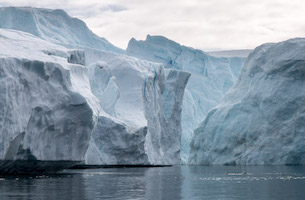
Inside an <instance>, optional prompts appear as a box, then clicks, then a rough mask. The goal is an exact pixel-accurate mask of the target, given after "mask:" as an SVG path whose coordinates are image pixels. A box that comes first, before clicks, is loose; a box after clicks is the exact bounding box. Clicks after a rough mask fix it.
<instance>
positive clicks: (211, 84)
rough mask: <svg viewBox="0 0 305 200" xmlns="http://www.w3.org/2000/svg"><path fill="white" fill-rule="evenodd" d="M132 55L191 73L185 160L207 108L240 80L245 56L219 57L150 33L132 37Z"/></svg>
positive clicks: (184, 123) (185, 120)
mask: <svg viewBox="0 0 305 200" xmlns="http://www.w3.org/2000/svg"><path fill="white" fill-rule="evenodd" d="M126 53H127V54H128V55H131V56H134V57H137V58H140V59H144V60H148V61H153V62H159V63H162V64H164V65H165V68H167V69H179V70H184V71H187V72H189V73H191V77H190V79H189V81H188V84H187V86H186V90H185V95H184V98H183V109H182V139H181V145H182V147H181V148H182V149H181V157H182V161H183V162H184V163H186V162H187V159H188V155H189V143H190V141H191V138H192V135H193V130H194V129H195V128H197V127H198V125H199V123H200V122H201V121H202V120H203V119H204V117H205V115H206V114H207V112H208V111H209V110H210V109H211V108H213V107H214V106H216V105H217V104H218V103H219V102H220V100H221V99H222V97H223V96H224V94H225V93H226V92H227V91H228V90H229V88H231V87H232V86H233V84H234V82H235V81H236V78H237V76H238V74H239V71H240V68H241V66H242V64H243V60H244V59H243V58H238V57H232V58H215V57H212V56H209V55H207V54H205V53H204V52H202V51H201V50H196V49H193V48H190V47H186V46H181V45H180V44H178V43H176V42H174V41H171V40H168V39H167V38H165V37H162V36H150V35H148V36H147V38H146V40H145V41H136V40H135V39H131V40H130V42H129V44H128V48H127V50H126Z"/></svg>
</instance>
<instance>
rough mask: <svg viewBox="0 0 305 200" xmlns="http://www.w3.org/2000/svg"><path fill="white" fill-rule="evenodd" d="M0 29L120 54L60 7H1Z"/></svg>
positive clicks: (63, 43)
mask: <svg viewBox="0 0 305 200" xmlns="http://www.w3.org/2000/svg"><path fill="white" fill-rule="evenodd" d="M0 28H4V29H14V30H19V31H23V32H28V33H31V34H33V35H35V36H37V37H39V38H42V39H44V40H47V41H49V42H52V43H55V44H60V45H61V46H66V47H70V48H76V49H81V48H82V47H88V48H93V49H99V50H107V51H113V52H117V53H124V51H123V50H122V49H120V48H118V47H116V46H114V45H113V44H111V43H110V42H109V41H107V40H106V39H105V38H102V37H99V36H97V35H95V34H94V33H93V32H92V31H91V30H89V28H88V27H87V25H86V24H85V23H84V22H83V21H81V20H79V19H77V18H72V17H70V16H69V15H68V14H67V13H66V12H65V11H64V10H61V9H55V10H53V9H45V8H32V7H2V8H0Z"/></svg>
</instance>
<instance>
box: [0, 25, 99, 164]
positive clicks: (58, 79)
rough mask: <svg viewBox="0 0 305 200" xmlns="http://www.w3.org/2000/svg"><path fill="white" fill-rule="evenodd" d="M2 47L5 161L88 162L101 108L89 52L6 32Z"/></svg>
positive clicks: (0, 143) (0, 127)
mask: <svg viewBox="0 0 305 200" xmlns="http://www.w3.org/2000/svg"><path fill="white" fill-rule="evenodd" d="M0 45H1V48H0V66H1V67H0V91H1V92H0V137H1V138H0V160H3V159H4V160H16V159H20V160H41V161H60V160H68V161H81V160H84V158H85V153H86V151H87V148H88V145H89V140H90V137H91V134H92V130H93V128H94V126H95V125H96V123H97V117H98V113H99V109H100V106H99V101H98V99H97V98H96V97H95V96H94V95H93V94H92V93H91V90H90V84H89V80H88V76H87V69H86V68H85V67H84V66H82V65H80V64H83V63H84V58H83V57H82V56H83V55H84V54H83V51H80V50H71V49H66V48H65V47H61V46H59V45H55V44H52V43H50V42H47V41H44V40H42V39H40V38H37V37H35V36H34V35H31V34H29V33H25V32H20V31H16V30H5V29H0ZM74 63H79V64H74Z"/></svg>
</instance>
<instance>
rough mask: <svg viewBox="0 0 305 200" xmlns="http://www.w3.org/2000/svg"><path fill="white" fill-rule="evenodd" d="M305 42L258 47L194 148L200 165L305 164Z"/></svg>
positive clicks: (196, 136) (210, 115) (193, 159)
mask: <svg viewBox="0 0 305 200" xmlns="http://www.w3.org/2000/svg"><path fill="white" fill-rule="evenodd" d="M304 52H305V39H291V40H288V41H285V42H281V43H277V44H264V45H262V46H259V47H257V48H256V49H255V50H254V51H253V52H252V53H251V54H250V55H249V57H248V58H247V60H246V62H245V65H244V66H243V68H242V70H241V73H240V76H239V78H238V81H237V83H236V85H235V86H234V87H233V88H232V89H231V90H230V91H229V92H228V93H227V94H226V95H225V97H224V98H223V100H222V101H221V103H220V104H219V105H218V106H217V107H216V108H214V109H212V110H211V111H210V112H209V113H208V114H207V116H206V118H205V120H204V121H203V122H202V123H201V124H200V127H199V128H198V129H196V130H195V133H194V138H193V141H192V143H191V147H192V148H191V156H190V163H191V164H197V165H222V164H228V165H284V164H286V165H299V164H305V123H304V121H305V104H304V102H305V54H304Z"/></svg>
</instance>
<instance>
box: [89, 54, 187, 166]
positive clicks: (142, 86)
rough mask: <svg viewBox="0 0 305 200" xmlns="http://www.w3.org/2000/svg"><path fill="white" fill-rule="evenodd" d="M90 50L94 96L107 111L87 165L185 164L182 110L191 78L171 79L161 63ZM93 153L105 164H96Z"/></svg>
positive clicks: (178, 76)
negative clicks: (182, 140) (183, 157)
mask: <svg viewBox="0 0 305 200" xmlns="http://www.w3.org/2000/svg"><path fill="white" fill-rule="evenodd" d="M85 51H86V55H87V63H88V64H89V63H91V64H89V65H88V69H89V77H90V84H91V88H92V92H93V93H94V94H95V95H96V96H97V97H98V98H99V99H100V102H101V106H102V107H103V109H104V110H105V112H101V113H100V116H99V121H98V125H97V128H96V129H95V131H94V134H93V139H94V143H92V145H90V146H92V148H91V147H90V148H89V151H88V153H87V160H86V162H87V164H112V165H117V164H144V165H145V164H178V163H180V137H181V126H180V123H181V106H182V98H183V93H184V89H185V86H186V83H187V81H188V78H189V75H190V74H189V73H187V72H183V71H179V70H170V71H168V72H167V74H168V75H166V74H165V72H164V67H163V65H161V64H158V63H151V62H148V61H143V60H140V59H137V58H134V57H129V56H126V55H122V54H116V53H112V52H106V51H97V50H91V49H86V50H85ZM95 61H98V62H95ZM97 150H98V151H99V152H97ZM93 154H95V155H97V154H99V155H100V160H98V161H96V160H92V159H90V158H92V157H94V156H92V155H93Z"/></svg>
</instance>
